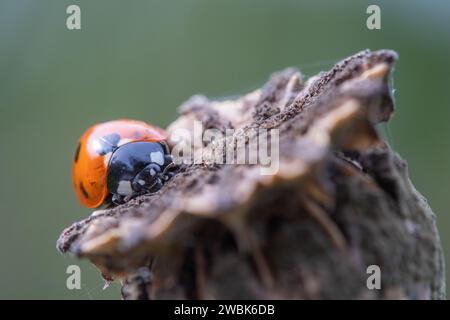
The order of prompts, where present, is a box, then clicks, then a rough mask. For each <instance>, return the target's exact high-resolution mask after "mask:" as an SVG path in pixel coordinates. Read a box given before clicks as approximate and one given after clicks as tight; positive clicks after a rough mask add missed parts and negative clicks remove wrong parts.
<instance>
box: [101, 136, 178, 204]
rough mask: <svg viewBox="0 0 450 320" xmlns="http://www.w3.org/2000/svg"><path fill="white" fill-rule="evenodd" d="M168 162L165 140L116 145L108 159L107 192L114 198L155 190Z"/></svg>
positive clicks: (160, 181) (158, 186)
mask: <svg viewBox="0 0 450 320" xmlns="http://www.w3.org/2000/svg"><path fill="white" fill-rule="evenodd" d="M171 163H172V159H171V157H170V155H169V153H168V149H167V146H166V145H165V144H164V142H148V141H138V142H130V143H126V144H124V145H122V146H120V147H118V148H117V149H116V150H115V151H114V152H113V153H112V155H111V159H110V160H109V164H108V170H107V174H108V177H107V182H108V191H109V193H111V194H112V195H113V199H114V198H116V199H118V198H123V197H133V196H135V195H138V194H142V193H147V192H155V191H157V190H158V189H159V188H161V186H162V183H163V182H164V180H165V177H164V176H163V172H164V169H165V168H166V167H167V166H168V165H169V164H171Z"/></svg>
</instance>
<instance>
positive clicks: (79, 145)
mask: <svg viewBox="0 0 450 320" xmlns="http://www.w3.org/2000/svg"><path fill="white" fill-rule="evenodd" d="M80 150H81V142H79V143H78V147H77V150H76V151H75V157H74V161H75V162H77V161H78V157H79V156H80Z"/></svg>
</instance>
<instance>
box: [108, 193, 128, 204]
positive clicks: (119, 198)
mask: <svg viewBox="0 0 450 320" xmlns="http://www.w3.org/2000/svg"><path fill="white" fill-rule="evenodd" d="M111 202H112V203H113V204H115V205H120V204H124V203H125V202H126V200H125V197H124V196H121V195H120V194H117V193H115V194H113V195H112V197H111Z"/></svg>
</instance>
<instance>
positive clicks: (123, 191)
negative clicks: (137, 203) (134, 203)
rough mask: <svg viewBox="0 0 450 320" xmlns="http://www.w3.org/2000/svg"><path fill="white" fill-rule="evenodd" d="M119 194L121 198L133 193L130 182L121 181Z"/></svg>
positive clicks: (118, 188) (118, 189)
mask: <svg viewBox="0 0 450 320" xmlns="http://www.w3.org/2000/svg"><path fill="white" fill-rule="evenodd" d="M117 193H118V194H120V195H121V196H129V195H130V194H132V193H133V189H131V183H130V181H125V180H122V181H119V186H118V187H117Z"/></svg>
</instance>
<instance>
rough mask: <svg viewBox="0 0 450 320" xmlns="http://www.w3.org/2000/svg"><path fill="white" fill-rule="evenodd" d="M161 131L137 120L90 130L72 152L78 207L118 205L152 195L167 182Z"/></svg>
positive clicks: (167, 159)
mask: <svg viewBox="0 0 450 320" xmlns="http://www.w3.org/2000/svg"><path fill="white" fill-rule="evenodd" d="M166 139H167V134H166V133H165V132H164V130H162V129H160V128H157V127H154V126H151V125H149V124H146V123H144V122H142V121H136V120H128V119H122V120H115V121H109V122H104V123H100V124H96V125H94V126H92V127H90V128H89V129H88V130H87V131H86V132H85V133H84V134H83V136H82V137H81V139H80V141H79V144H78V147H77V149H76V151H75V157H74V162H73V167H72V181H73V185H74V187H75V192H76V194H77V196H78V199H79V200H80V202H81V204H82V205H83V206H85V207H88V208H96V207H99V206H101V205H103V204H106V205H108V204H121V203H124V202H126V201H127V200H128V199H130V198H132V197H134V196H136V195H139V194H144V193H149V192H155V191H157V190H158V189H160V188H161V186H162V184H163V183H164V182H165V181H166V180H168V179H169V177H170V176H171V174H172V173H171V172H169V170H168V169H169V168H170V167H172V164H173V162H172V157H171V156H170V154H169V149H168V147H167V144H166V142H165V140H166Z"/></svg>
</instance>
